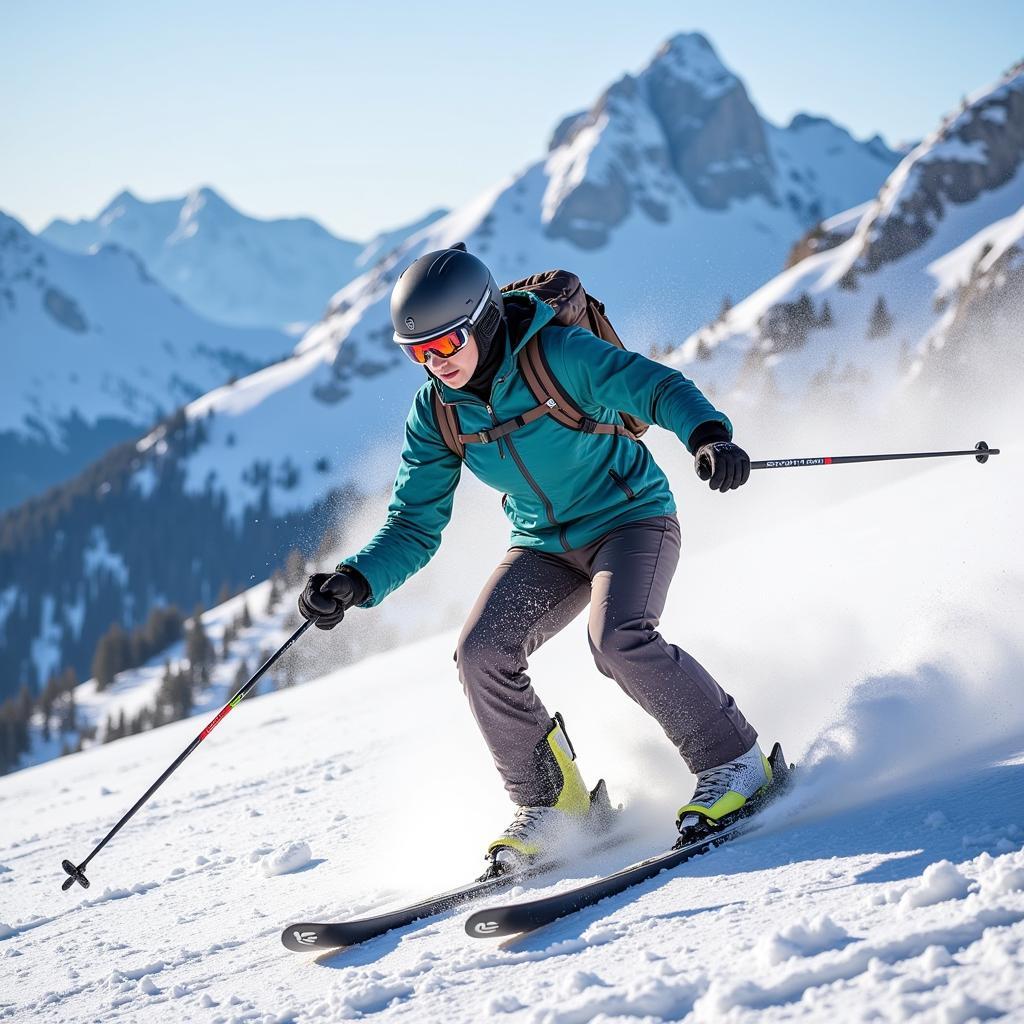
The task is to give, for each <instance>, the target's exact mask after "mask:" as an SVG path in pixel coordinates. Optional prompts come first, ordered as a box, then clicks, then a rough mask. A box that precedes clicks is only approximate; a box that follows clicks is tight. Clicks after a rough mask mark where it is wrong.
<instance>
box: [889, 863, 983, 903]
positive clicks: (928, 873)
mask: <svg viewBox="0 0 1024 1024" xmlns="http://www.w3.org/2000/svg"><path fill="white" fill-rule="evenodd" d="M970 884H971V883H970V880H969V879H968V878H966V877H965V876H964V875H963V874H961V872H960V870H959V869H958V868H957V867H956V866H955V865H954V864H952V863H951V862H950V861H948V860H940V861H937V862H936V863H934V864H929V865H928V867H926V868H925V870H924V874H923V875H922V876H921V881H920V884H919V885H918V886H917V887H916V888H912V889H908V890H907V892H905V893H904V894H903V896H901V897H900V908H901V909H903V910H916V909H917V908H918V907H930V906H933V905H934V904H936V903H945V902H946V900H962V899H963V898H964V897H965V896H966V895H967V893H968V892H969V891H970V890H969V887H970Z"/></svg>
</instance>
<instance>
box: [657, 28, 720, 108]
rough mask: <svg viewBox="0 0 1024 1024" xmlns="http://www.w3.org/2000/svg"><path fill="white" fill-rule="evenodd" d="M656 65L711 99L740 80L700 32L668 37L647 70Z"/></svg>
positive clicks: (660, 69) (661, 70) (681, 33)
mask: <svg viewBox="0 0 1024 1024" xmlns="http://www.w3.org/2000/svg"><path fill="white" fill-rule="evenodd" d="M655 68H658V70H659V71H660V72H665V73H669V74H671V75H672V76H673V77H675V78H677V79H679V80H680V81H685V82H689V83H690V84H691V85H692V86H694V87H696V88H697V89H699V90H700V91H701V92H703V94H704V95H705V96H707V97H708V98H713V97H714V96H717V95H720V94H721V93H723V92H725V91H726V90H727V89H731V88H733V86H735V84H736V83H737V82H738V81H739V79H738V78H737V77H736V76H735V75H734V74H733V73H732V72H731V71H730V70H729V69H728V68H727V67H726V66H725V65H724V64H723V63H722V61H721V60H720V59H719V56H718V54H717V53H716V52H715V48H714V47H713V46H712V45H711V43H709V42H708V40H707V39H706V38H705V37H704V36H702V35H701V34H700V33H699V32H680V33H678V34H677V35H674V36H672V37H671V38H670V39H668V40H666V42H665V43H664V44H663V45H662V47H661V49H660V50H658V52H657V54H655V56H654V59H653V60H652V61H651V63H650V65H649V66H648V68H647V71H648V72H650V71H653V70H654V69H655Z"/></svg>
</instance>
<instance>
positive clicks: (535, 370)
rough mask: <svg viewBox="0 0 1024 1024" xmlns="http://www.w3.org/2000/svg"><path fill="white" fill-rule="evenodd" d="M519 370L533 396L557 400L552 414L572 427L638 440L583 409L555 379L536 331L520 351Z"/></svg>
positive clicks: (616, 425)
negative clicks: (592, 417) (593, 416)
mask: <svg viewBox="0 0 1024 1024" xmlns="http://www.w3.org/2000/svg"><path fill="white" fill-rule="evenodd" d="M519 370H520V372H521V373H522V375H523V379H524V380H525V381H526V386H527V387H528V388H529V389H530V391H531V393H532V394H533V397H534V398H536V399H537V401H539V402H545V403H547V402H550V401H551V400H552V399H553V400H554V403H555V404H554V406H552V407H549V411H550V415H551V416H552V417H553V418H554V419H555V420H557V421H558V422H559V423H561V424H562V426H563V427H568V428H569V429H570V430H580V431H582V432H583V433H585V434H619V435H621V436H622V437H630V438H632V439H633V440H636V437H637V435H636V434H634V433H633V432H632V431H630V430H627V429H626V428H625V427H624V426H622V425H621V424H619V423H598V421H597V420H595V419H591V418H590V417H589V416H587V415H586V414H585V413H584V412H582V410H580V409H579V408H578V407H577V406H576V404H575V403H574V402H573V400H572V399H571V398H570V397H569V396H568V395H567V394H566V393H565V392H564V391H563V390H562V388H561V387H560V386H559V384H558V381H557V380H555V376H554V374H553V373H552V372H551V368H550V367H549V366H548V364H547V360H546V359H545V358H544V353H543V352H542V351H541V347H540V335H539V334H535V335H534V336H533V337H532V338H531V339H530V340H529V341H528V342H527V343H526V344H525V345H524V346H523V347H522V348H521V349H520V350H519Z"/></svg>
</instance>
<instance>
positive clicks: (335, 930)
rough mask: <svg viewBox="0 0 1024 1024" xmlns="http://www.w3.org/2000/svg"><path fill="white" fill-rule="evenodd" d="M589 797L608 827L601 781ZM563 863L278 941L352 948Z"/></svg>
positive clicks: (300, 949)
mask: <svg viewBox="0 0 1024 1024" xmlns="http://www.w3.org/2000/svg"><path fill="white" fill-rule="evenodd" d="M590 798H591V806H592V807H593V808H594V810H595V811H596V812H597V813H598V814H599V815H602V816H606V817H604V820H603V826H602V827H604V828H609V827H610V825H611V818H612V816H613V815H614V813H615V812H614V811H613V810H612V807H611V803H610V802H609V799H608V791H607V788H606V787H605V784H604V780H603V779H602V780H601V781H600V782H598V784H597V785H596V786H595V787H594V789H593V791H592V792H591V794H590ZM625 838H626V837H625V836H624V835H621V834H619V833H617V832H615V831H614V830H613V831H612V832H611V834H609V835H607V836H606V837H604V838H603V839H601V840H599V841H598V842H596V843H593V844H592V845H591V846H590V848H589V849H588V851H587V852H588V853H597V852H599V851H602V850H607V849H610V848H612V847H613V846H617V845H618V844H619V843H621V842H623V841H624V840H625ZM566 863H568V862H567V861H566V860H550V861H547V862H545V863H542V864H534V865H532V866H530V867H529V868H527V869H526V870H523V871H516V872H510V873H508V874H504V875H498V876H497V877H492V878H479V879H477V880H476V881H473V882H470V883H469V884H468V885H463V886H460V887H459V888H457V889H450V890H449V891H448V892H444V893H441V894H440V895H438V896H431V897H429V898H428V899H425V900H422V901H421V902H419V903H413V904H411V905H410V906H407V907H400V908H399V909H398V910H392V911H389V912H388V913H385V914H377V915H375V916H374V917H362V918H356V919H354V920H351V921H334V922H317V921H300V922H298V923H297V924H290V925H288V927H287V928H285V930H284V931H283V932H282V933H281V941H282V942H283V943H284V945H285V947H286V948H287V949H290V950H292V952H294V953H306V952H309V951H311V950H325V949H339V948H341V947H343V946H354V945H357V944H358V943H360V942H366V941H367V939H374V938H377V936H379V935H384V934H385V933H386V932H390V931H393V930H394V929H395V928H404V927H406V926H407V925H410V924H414V923H415V922H416V921H419V920H422V919H423V918H426V917H434V916H436V915H437V914H443V913H445V912H446V911H448V910H451V909H452V908H454V907H458V906H461V905H462V904H463V903H469V902H470V901H471V900H475V899H479V898H480V897H481V896H489V895H490V894H492V893H498V892H501V891H502V890H504V889H510V888H511V887H512V886H514V885H519V884H520V883H522V882H525V881H527V880H529V879H532V878H537V877H538V876H540V875H543V874H545V873H547V872H549V871H555V870H557V869H558V868H561V867H564V866H565V865H566Z"/></svg>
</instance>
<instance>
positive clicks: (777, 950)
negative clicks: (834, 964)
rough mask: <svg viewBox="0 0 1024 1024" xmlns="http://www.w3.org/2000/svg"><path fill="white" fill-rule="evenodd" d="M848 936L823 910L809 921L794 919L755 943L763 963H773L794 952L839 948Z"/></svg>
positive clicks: (798, 954)
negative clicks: (796, 920) (757, 944)
mask: <svg viewBox="0 0 1024 1024" xmlns="http://www.w3.org/2000/svg"><path fill="white" fill-rule="evenodd" d="M849 940H850V935H849V933H848V932H847V931H846V929H845V928H843V927H841V926H840V925H837V924H836V923H835V922H834V921H833V920H832V918H831V917H829V916H828V915H827V914H821V915H819V916H817V917H815V918H812V919H811V920H810V921H798V922H797V923H796V924H792V925H790V926H789V927H788V928H783V929H781V930H780V931H777V932H775V933H773V934H771V935H766V936H765V937H764V938H763V939H762V940H761V942H760V943H759V950H758V952H759V954H760V956H761V959H762V961H763V962H764V963H766V964H768V965H770V966H774V965H775V964H781V963H784V962H785V961H786V960H791V959H792V958H793V957H797V956H814V955H815V954H816V953H823V952H825V950H827V949H839V948H840V947H841V946H843V945H845V944H846V943H847V942H848V941H849Z"/></svg>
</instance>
